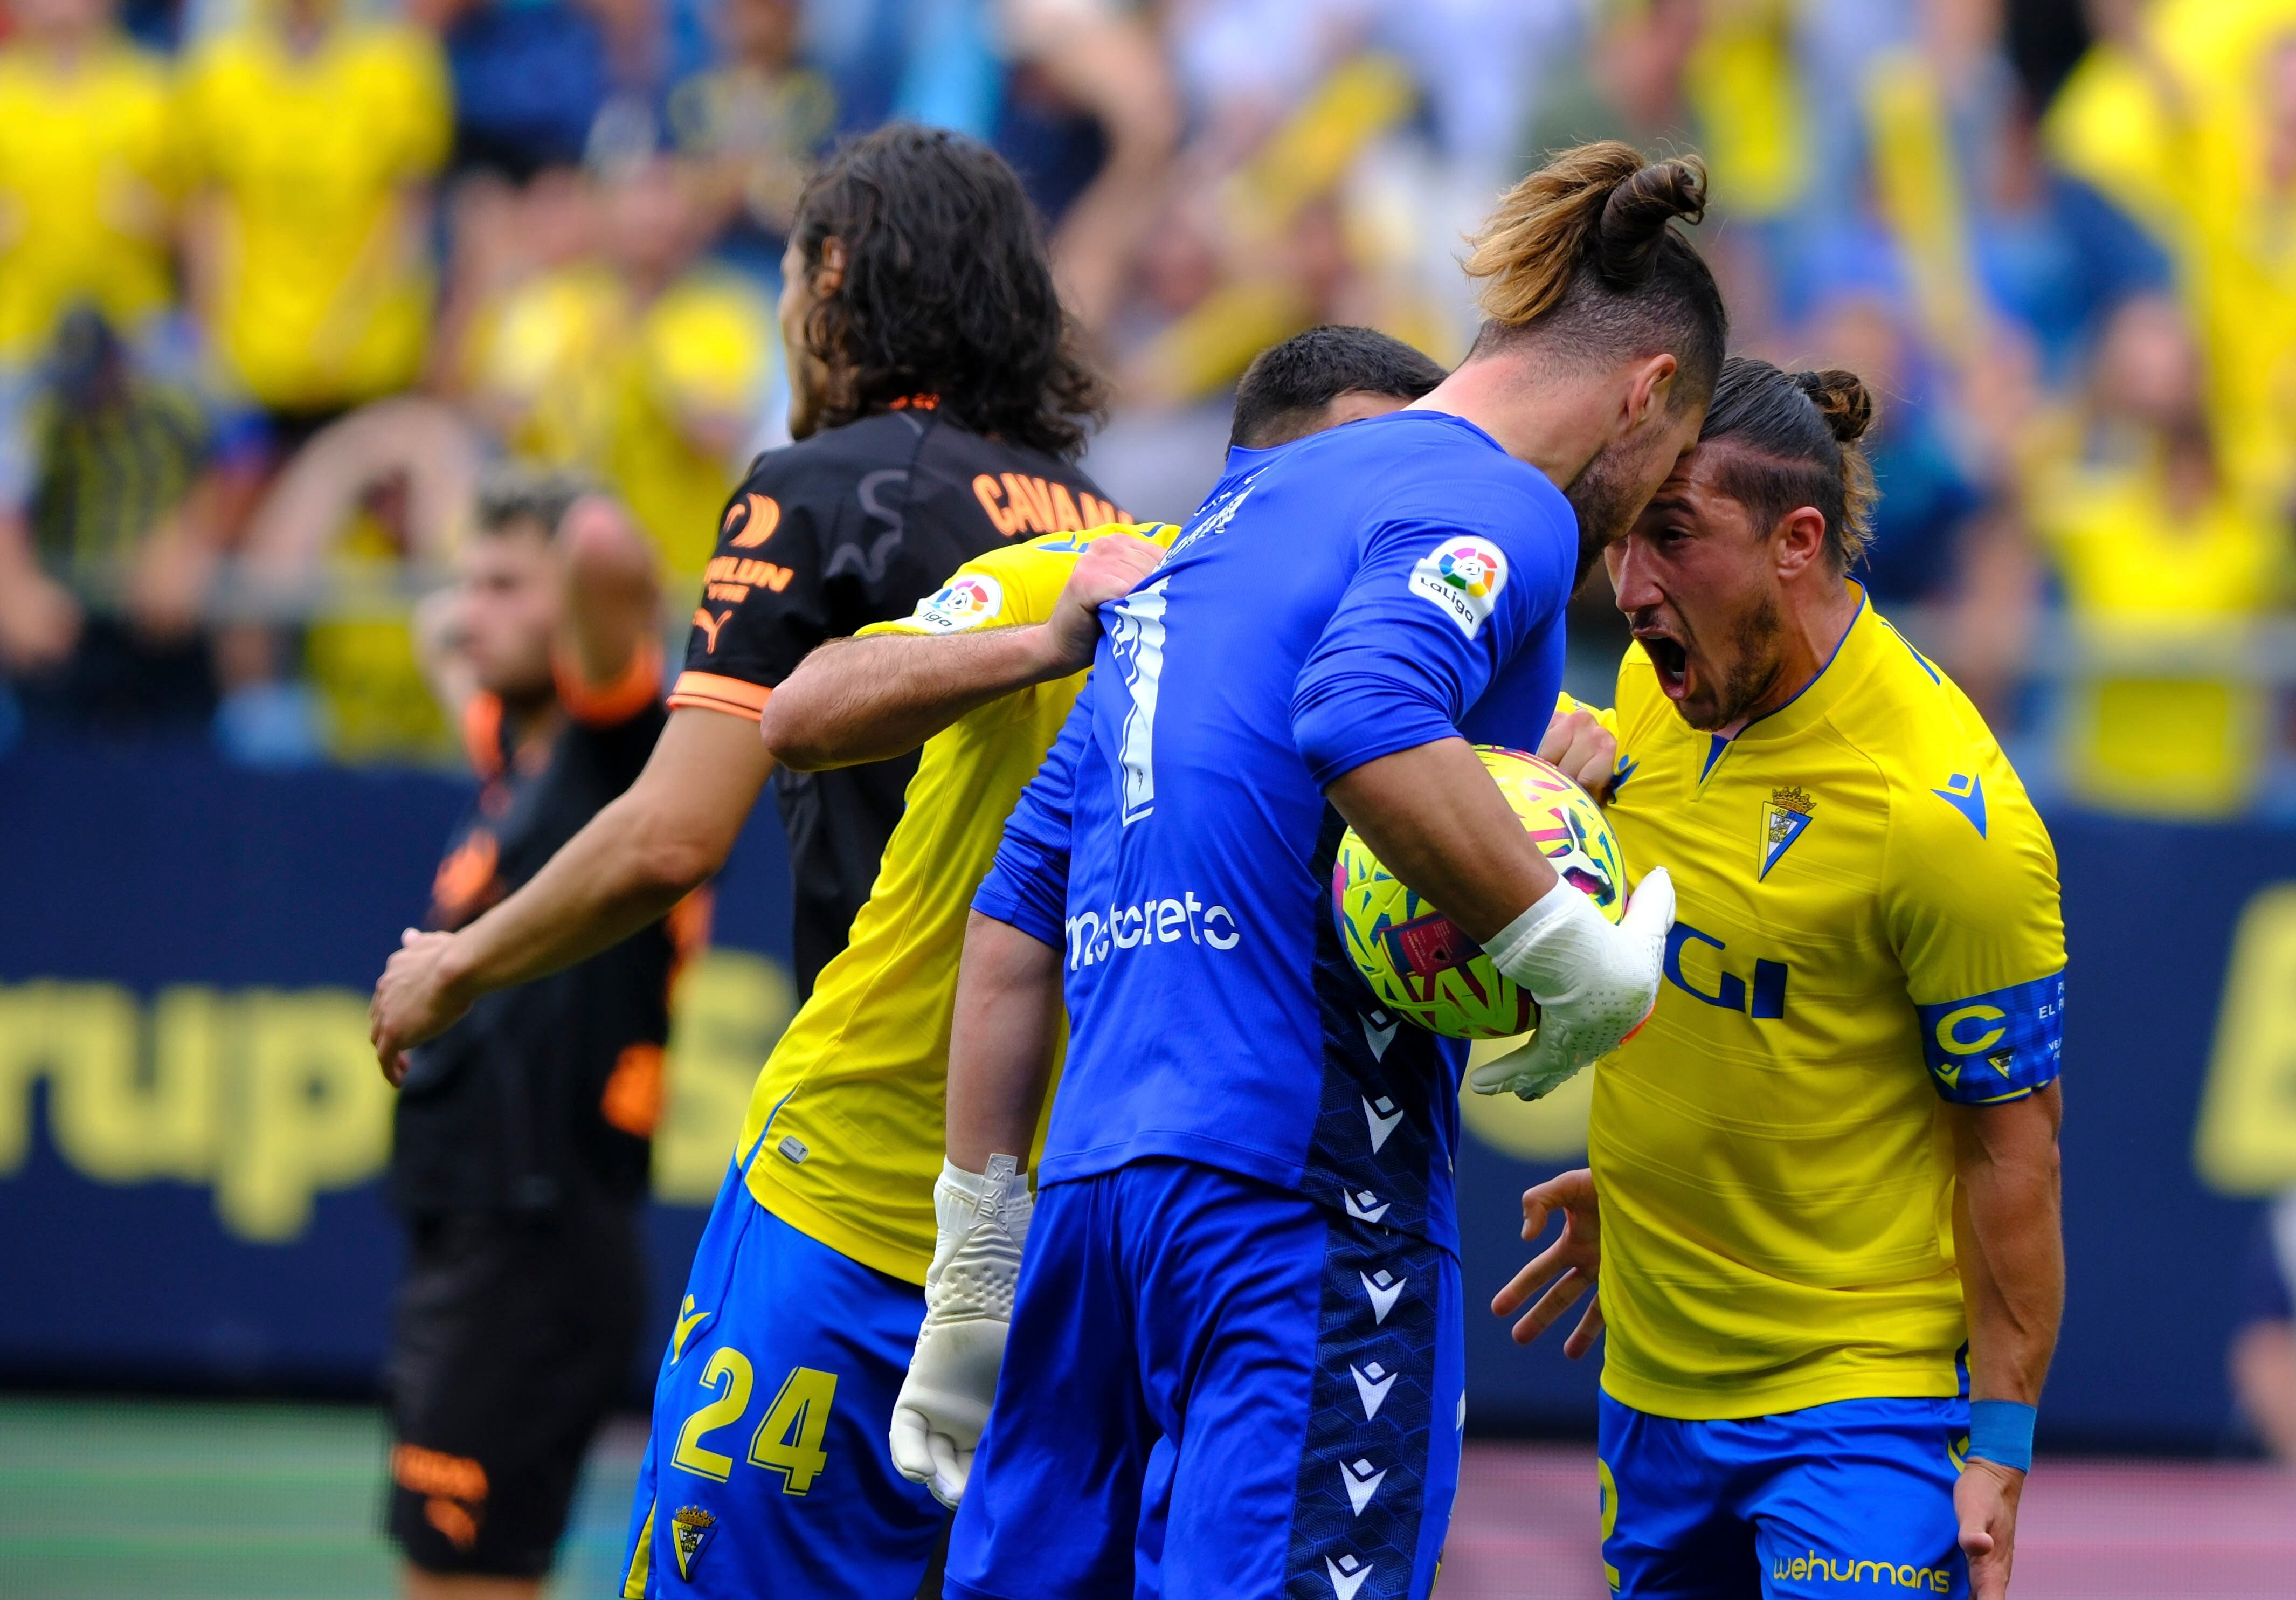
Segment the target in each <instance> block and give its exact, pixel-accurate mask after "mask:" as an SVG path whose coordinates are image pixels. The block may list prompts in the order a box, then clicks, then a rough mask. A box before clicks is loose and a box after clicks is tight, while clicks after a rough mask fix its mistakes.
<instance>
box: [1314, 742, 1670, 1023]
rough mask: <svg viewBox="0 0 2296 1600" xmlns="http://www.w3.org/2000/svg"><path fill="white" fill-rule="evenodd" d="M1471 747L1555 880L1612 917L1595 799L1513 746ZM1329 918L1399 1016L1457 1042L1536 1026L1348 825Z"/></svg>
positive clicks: (1623, 904)
mask: <svg viewBox="0 0 2296 1600" xmlns="http://www.w3.org/2000/svg"><path fill="white" fill-rule="evenodd" d="M1475 753H1476V754H1477V755H1479V756H1480V757H1481V758H1482V760H1483V767H1484V768H1485V770H1487V771H1488V772H1489V774H1490V775H1491V776H1492V778H1493V779H1494V780H1495V781H1496V782H1497V784H1498V786H1499V792H1500V793H1501V794H1504V795H1505V796H1506V799H1507V804H1508V805H1510V806H1512V807H1513V808H1514V814H1515V815H1516V816H1519V817H1521V819H1522V825H1523V826H1524V827H1525V828H1526V829H1528V830H1529V833H1530V836H1531V838H1532V839H1533V840H1534V841H1537V843H1538V848H1539V849H1540V850H1541V851H1543V852H1544V853H1545V854H1546V858H1547V859H1548V860H1549V861H1551V862H1552V863H1554V870H1555V871H1556V872H1557V873H1558V874H1561V875H1562V879H1563V881H1564V882H1568V883H1570V884H1572V885H1574V886H1576V887H1577V888H1578V889H1579V890H1581V891H1583V892H1584V893H1585V894H1586V896H1587V898H1589V899H1591V900H1593V901H1594V902H1595V907H1596V908H1597V909H1598V910H1600V911H1601V912H1602V914H1603V915H1604V916H1606V917H1608V918H1610V919H1611V921H1612V922H1614V923H1615V922H1617V921H1618V920H1619V918H1620V915H1623V914H1624V912H1625V911H1626V908H1627V874H1626V858H1625V855H1624V853H1623V852H1622V851H1621V850H1620V848H1619V839H1618V835H1617V834H1615V833H1612V832H1611V825H1610V824H1609V823H1608V822H1606V821H1604V820H1603V809H1602V808H1601V807H1600V806H1598V805H1596V804H1595V798H1594V796H1592V795H1590V794H1588V793H1587V792H1586V791H1585V790H1584V789H1581V788H1580V787H1579V785H1578V784H1575V783H1573V782H1572V781H1571V780H1570V778H1568V777H1566V776H1564V775H1563V774H1562V772H1561V771H1560V770H1559V769H1557V768H1556V767H1553V766H1551V765H1549V764H1548V763H1547V762H1545V761H1542V760H1540V759H1538V757H1537V756H1534V755H1529V754H1527V753H1526V752H1524V751H1519V750H1505V749H1501V748H1499V747H1498V746H1496V745H1478V746H1477V747H1476V751H1475ZM1332 914H1333V918H1334V920H1335V921H1337V923H1339V930H1340V939H1341V941H1342V942H1343V943H1344V944H1345V945H1346V946H1347V951H1348V957H1349V960H1350V961H1352V962H1354V963H1355V968H1356V971H1357V972H1360V973H1362V974H1363V980H1364V981H1365V983H1367V984H1369V985H1370V986H1371V990H1372V993H1373V994H1374V995H1376V996H1377V997H1379V1003H1380V1004H1381V1005H1384V1006H1385V1007H1387V1008H1388V1009H1389V1010H1390V1011H1391V1012H1393V1013H1395V1014H1396V1015H1398V1016H1399V1017H1402V1018H1403V1019H1404V1020H1405V1021H1406V1022H1413V1023H1415V1024H1416V1025H1418V1026H1419V1027H1422V1028H1424V1029H1426V1030H1429V1031H1430V1032H1431V1033H1439V1034H1442V1035H1444V1036H1445V1037H1446V1038H1464V1039H1482V1038H1509V1037H1511V1036H1513V1035H1514V1034H1518V1033H1524V1032H1528V1031H1529V1030H1530V1029H1531V1028H1532V1027H1533V1026H1534V1025H1535V1024H1536V1023H1537V1022H1538V1003H1537V1002H1535V1001H1534V1000H1532V999H1531V997H1530V996H1529V994H1527V993H1525V992H1524V991H1523V990H1522V989H1520V988H1519V987H1517V986H1516V984H1515V983H1514V982H1513V980H1511V979H1508V978H1505V977H1503V976H1501V975H1500V973H1499V971H1498V969H1497V968H1496V967H1494V966H1493V965H1492V964H1491V962H1490V957H1488V956H1485V955H1484V954H1483V950H1482V947H1481V946H1480V945H1478V944H1477V943H1476V942H1475V941H1474V940H1473V939H1470V938H1468V937H1467V935H1466V934H1465V933H1464V932H1463V931H1461V930H1460V929H1459V927H1458V925H1457V924H1456V923H1453V922H1452V921H1451V919H1450V918H1448V917H1447V916H1445V915H1443V914H1442V913H1441V912H1440V911H1439V910H1437V909H1436V908H1435V907H1433V906H1431V905H1430V904H1428V903H1427V901H1425V900H1424V899H1422V898H1420V897H1419V896H1418V895H1417V894H1415V893H1414V892H1413V891H1412V890H1410V889H1408V888H1406V886H1405V885H1404V883H1403V882H1402V881H1401V880H1399V879H1398V878H1397V877H1396V876H1395V875H1394V874H1391V873H1390V872H1389V871H1388V870H1387V869H1386V868H1385V867H1384V866H1381V865H1380V862H1379V857H1376V856H1374V854H1372V850H1371V847H1370V846H1369V845H1367V844H1365V842H1364V841H1363V840H1362V838H1361V837H1359V836H1358V835H1357V833H1356V831H1355V830H1354V829H1353V828H1349V830H1348V831H1347V833H1346V835H1345V836H1344V837H1343V838H1341V841H1340V853H1339V858H1338V859H1337V860H1336V861H1335V862H1334V863H1333V866H1332Z"/></svg>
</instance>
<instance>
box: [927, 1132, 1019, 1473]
mask: <svg viewBox="0 0 2296 1600" xmlns="http://www.w3.org/2000/svg"><path fill="white" fill-rule="evenodd" d="M1034 1205H1035V1202H1033V1201H1032V1200H1031V1199H1030V1198H1029V1183H1028V1178H1027V1177H1026V1176H1025V1175H1023V1174H1022V1173H1021V1170H1020V1163H1019V1162H1017V1161H1014V1160H1013V1158H1012V1157H1011V1156H1009V1155H992V1156H990V1157H989V1158H988V1171H987V1172H985V1173H980V1172H967V1171H966V1170H965V1169H964V1168H962V1167H959V1166H957V1165H955V1163H953V1162H950V1161H943V1162H942V1163H941V1169H940V1181H939V1183H937V1184H935V1185H934V1186H933V1214H934V1217H935V1218H936V1219H937V1221H938V1222H939V1227H940V1236H939V1240H938V1241H937V1242H936V1243H934V1245H933V1259H932V1266H931V1268H928V1269H927V1270H926V1273H925V1320H924V1326H923V1327H922V1328H920V1329H919V1330H918V1331H917V1348H916V1352H915V1354H914V1355H912V1356H911V1357H910V1358H909V1375H908V1376H907V1377H906V1378H904V1379H903V1380H902V1381H901V1393H900V1397H899V1398H898V1399H896V1400H895V1401H894V1402H893V1433H892V1450H893V1465H895V1466H896V1467H898V1469H900V1473H901V1476H903V1477H904V1478H906V1479H907V1480H908V1481H910V1482H912V1483H922V1484H924V1485H925V1486H926V1487H927V1488H929V1489H931V1490H932V1494H933V1498H934V1499H936V1500H939V1502H940V1503H941V1504H942V1505H944V1506H947V1507H948V1508H949V1509H950V1510H952V1511H954V1510H955V1509H956V1503H957V1502H958V1501H959V1500H961V1499H963V1498H964V1481H965V1478H966V1476H967V1475H968V1474H970V1473H971V1472H972V1452H973V1449H974V1448H975V1447H977V1446H978V1445H979V1444H980V1429H981V1426H982V1424H985V1423H987V1422H988V1403H989V1402H990V1401H991V1400H993V1399H996V1369H997V1368H998V1367H999V1366H1002V1365H1003V1363H1004V1360H1005V1334H1006V1333H1007V1332H1009V1331H1010V1329H1011V1327H1012V1323H1013V1284H1015V1283H1016V1282H1017V1281H1018V1280H1019V1278H1020V1276H1021V1246H1023V1245H1024V1244H1026V1243H1028V1241H1029V1216H1030V1214H1031V1213H1032V1211H1033V1210H1034Z"/></svg>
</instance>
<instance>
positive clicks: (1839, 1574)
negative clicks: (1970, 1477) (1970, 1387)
mask: <svg viewBox="0 0 2296 1600" xmlns="http://www.w3.org/2000/svg"><path fill="white" fill-rule="evenodd" d="M1600 1440H1601V1442H1600V1445H1599V1448H1598V1453H1599V1454H1600V1456H1601V1457H1602V1460H1601V1463H1600V1470H1601V1473H1602V1489H1603V1565H1604V1566H1605V1567H1607V1568H1608V1569H1609V1575H1610V1579H1611V1592H1612V1593H1614V1594H1616V1595H1619V1596H1626V1597H1628V1600H1756V1597H1757V1596H1759V1597H1760V1600H1784V1597H1786V1596H1792V1600H1849V1596H1857V1595H1871V1594H1888V1595H1890V1596H1892V1600H1897V1597H1898V1596H1903V1595H1905V1594H1906V1593H1907V1592H1908V1591H1911V1592H1912V1593H1914V1594H1920V1595H1948V1596H1964V1597H1965V1596H1967V1595H1968V1593H1969V1565H1968V1563H1967V1562H1966V1560H1964V1557H1963V1556H1962V1554H1961V1548H1960V1543H1959V1523H1958V1522H1957V1521H1956V1518H1955V1515H1954V1509H1953V1486H1954V1483H1955V1481H1956V1480H1957V1479H1959V1477H1960V1476H1961V1465H1960V1461H1961V1452H1962V1451H1964V1450H1965V1449H1966V1448H1968V1446H1969V1402H1968V1401H1967V1400H1959V1399H1949V1400H1837V1401H1835V1402H1834V1403H1833V1404H1832V1405H1827V1406H1812V1407H1809V1408H1808V1410H1804V1411H1787V1412H1783V1413H1780V1414H1779V1415H1775V1416H1757V1417H1752V1418H1750V1419H1748V1420H1746V1421H1743V1422H1712V1423H1686V1422H1677V1421H1674V1420H1673V1419H1671V1418H1669V1417H1663V1416H1652V1415H1648V1414H1647V1413H1645V1412H1641V1411H1636V1410H1635V1409H1634V1408H1633V1407H1628V1406H1622V1405H1620V1403H1619V1402H1618V1401H1616V1400H1614V1399H1611V1397H1610V1396H1609V1395H1608V1394H1605V1395H1603V1408H1602V1424H1601V1432H1600Z"/></svg>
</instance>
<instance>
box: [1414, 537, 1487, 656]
mask: <svg viewBox="0 0 2296 1600" xmlns="http://www.w3.org/2000/svg"><path fill="white" fill-rule="evenodd" d="M1506 581H1507V559H1506V553H1505V551H1503V550H1501V549H1500V548H1499V547H1498V546H1497V545H1494V544H1492V543H1491V542H1490V541H1489V540H1488V539H1477V538H1448V539H1445V540H1444V541H1443V542H1442V543H1441V544H1439V545H1438V546H1435V548H1433V549H1432V550H1430V551H1429V552H1428V553H1427V554H1424V555H1423V556H1421V557H1420V558H1419V564H1418V565H1417V566H1415V567H1414V568H1412V569H1411V592H1412V593H1413V594H1415V595H1419V596H1421V597H1422V598H1423V599H1426V600H1430V601H1432V602H1433V603H1435V607H1436V609H1437V610H1439V611H1441V612H1442V613H1443V614H1444V615H1445V616H1447V617H1448V618H1450V619H1451V620H1452V621H1453V622H1455V623H1456V624H1458V628H1459V631H1460V632H1461V633H1463V634H1464V635H1466V636H1467V637H1469V638H1471V639H1472V638H1473V637H1474V636H1475V635H1476V634H1478V633H1480V631H1481V630H1482V626H1483V623H1484V622H1485V621H1486V620H1487V619H1488V618H1489V616H1490V614H1491V612H1492V611H1495V610H1497V607H1498V603H1499V591H1500V590H1502V589H1504V588H1505V587H1506Z"/></svg>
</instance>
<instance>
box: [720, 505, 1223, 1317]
mask: <svg viewBox="0 0 2296 1600" xmlns="http://www.w3.org/2000/svg"><path fill="white" fill-rule="evenodd" d="M1179 531H1180V530H1179V529H1177V527H1173V526H1171V525H1170V524H1164V525H1161V526H1158V527H1144V528H1134V527H1128V526H1126V525H1123V524H1111V525H1109V526H1106V527H1102V528H1094V529H1087V530H1086V531H1085V532H1082V533H1055V534H1047V535H1046V536H1044V537H1041V538H1034V539H1030V540H1029V541H1027V542H1026V543H1024V544H1019V545H1009V546H1004V547H1003V548H1001V549H996V550H991V551H989V552H988V554H984V555H980V556H978V557H976V558H975V559H973V560H972V561H969V562H965V563H964V566H962V567H960V568H958V569H957V570H956V572H955V575H954V576H953V577H951V578H949V580H948V582H947V585H945V586H944V587H942V588H941V589H940V590H939V592H938V593H937V594H933V595H927V596H926V597H925V598H924V599H922V600H921V601H919V602H918V603H917V608H916V611H915V612H914V614H913V615H910V616H907V617H904V618H901V619H898V620H897V621H892V622H878V623H873V624H872V625H870V626H869V627H867V628H863V629H862V630H861V632H860V635H859V636H861V637H866V636H869V635H872V634H889V633H891V634H899V633H906V634H931V635H939V634H952V633H960V632H965V631H969V630H971V629H973V628H1008V627H1015V626H1019V625H1021V624H1025V623H1032V622H1042V621H1044V620H1045V619H1047V618H1048V617H1050V616H1051V615H1052V614H1053V605H1054V602H1055V601H1056V600H1058V599H1059V597H1060V593H1061V588H1062V586H1063V585H1064V584H1066V583H1067V582H1068V578H1069V574H1070V572H1071V571H1072V570H1075V567H1076V562H1077V557H1078V556H1079V555H1081V554H1083V553H1084V551H1085V549H1086V547H1087V546H1089V545H1090V544H1091V543H1092V542H1093V541H1094V540H1095V539H1098V538H1103V537H1106V536H1107V535H1109V534H1111V533H1132V534H1137V535H1139V536H1140V537H1144V538H1149V539H1153V540H1154V541H1155V542H1156V543H1158V544H1160V545H1162V546H1166V547H1167V548H1169V546H1170V545H1171V543H1172V540H1173V539H1174V538H1175V537H1177V536H1178V534H1179ZM1084 678H1085V675H1084V674H1083V673H1081V672H1079V673H1078V674H1076V675H1075V676H1074V677H1065V678H1057V679H1055V680H1054V681H1053V682H1051V683H1046V684H1038V685H1036V686H1035V687H1034V688H1029V689H1023V690H1021V691H1019V692H1018V693H1013V694H1008V695H1006V696H1005V697H1004V698H1003V699H1001V700H995V701H991V702H989V703H988V704H987V705H985V706H980V707H978V708H976V709H975V710H972V711H971V712H969V713H967V714H966V715H965V716H964V717H963V718H960V719H959V720H958V721H957V722H955V724H954V725H952V726H949V727H947V728H945V729H943V730H942V731H941V732H940V733H939V734H935V735H934V736H933V737H932V738H931V739H929V740H927V741H926V742H925V746H924V750H923V751H922V754H921V755H920V756H919V757H918V759H917V771H916V775H915V776H914V777H913V778H911V779H910V780H909V787H908V792H907V794H906V800H905V804H904V807H903V810H902V813H901V821H900V825H898V827H896V828H895V829H894V830H893V836H892V838H891V840H890V841H889V842H888V843H887V844H886V847H885V858H884V863H883V865H882V866H881V867H880V868H879V869H878V873H877V882H876V883H875V885H874V886H873V888H872V889H871V890H870V892H869V899H868V902H867V904H865V905H864V906H863V907H862V908H861V912H860V915H858V916H857V917H855V918H854V919H853V937H852V940H851V942H850V943H849V944H848V945H847V946H846V948H845V949H844V950H843V951H842V952H841V953H840V955H839V956H837V958H836V959H835V960H833V961H832V962H831V963H830V964H828V965H827V966H826V967H824V968H823V969H822V972H821V976H820V978H819V980H818V981H816V983H815V985H814V990H813V996H812V997H811V998H810V999H808V1001H807V1002H806V1003H805V1005H804V1006H803V1007H802V1008H801V1009H800V1010H799V1012H798V1013H797V1015H796V1017H795V1018H794V1019H792V1020H791V1022H790V1025H789V1030H788V1031H787V1032H785V1033H783V1035H782V1038H781V1042H780V1043H779V1044H777V1045H775V1046H774V1053H773V1054H772V1055H770V1056H768V1057H767V1061H766V1066H765V1071H762V1072H760V1073H758V1084H757V1087H756V1088H755V1089H754V1090H752V1091H751V1093H750V1110H749V1114H748V1116H747V1117H746V1118H745V1119H744V1120H743V1121H742V1138H741V1143H740V1145H738V1146H737V1151H738V1153H740V1154H742V1155H748V1154H749V1153H750V1152H751V1151H752V1150H755V1151H756V1156H755V1159H754V1160H752V1161H750V1169H749V1185H750V1194H752V1195H754V1196H755V1197H756V1199H757V1201H758V1204H760V1205H762V1206H764V1207H765V1208H766V1209H767V1210H769V1211H771V1212H773V1213H774V1215H775V1216H776V1217H779V1218H781V1219H782V1220H783V1221H784V1222H786V1223H788V1224H789V1225H790V1226H791V1227H794V1228H796V1229H797V1230H798V1231H799V1232H800V1233H803V1234H806V1235H808V1236H810V1237H812V1238H815V1239H818V1240H820V1241H821V1243H824V1244H826V1245H828V1246H829V1247H830V1248H831V1249H832V1250H834V1251H838V1252H839V1253H840V1254H842V1255H846V1256H849V1257H851V1258H852V1259H854V1260H857V1261H859V1262H860V1263H861V1264H862V1265H864V1266H865V1267H873V1268H876V1269H877V1270H878V1271H880V1272H885V1273H890V1274H891V1275H892V1276H895V1277H898V1278H905V1279H906V1280H907V1281H908V1282H910V1283H913V1284H922V1283H923V1282H924V1281H925V1268H927V1267H929V1266H930V1265H931V1263H932V1252H933V1233H934V1222H933V1199H932V1191H933V1180H934V1179H935V1178H936V1177H939V1174H940V1167H941V1152H942V1128H943V1117H944V1108H945V1106H946V1104H947V1099H946V1096H947V1077H948V1019H949V1011H950V1008H951V1007H952V1006H953V1005H955V997H956V963H957V956H958V955H959V954H960V952H961V951H962V950H963V949H964V924H965V916H966V914H967V912H968V911H970V909H971V908H972V891H973V890H975V889H978V888H979V887H980V880H981V878H982V877H983V875H985V874H987V873H988V864H989V863H990V862H991V861H992V860H994V859H995V858H996V846H997V844H998V842H999V841H1002V839H1003V838H1004V836H1005V818H1006V817H1007V816H1010V815H1012V811H1013V806H1014V805H1015V804H1017V803H1018V802H1019V800H1020V798H1021V789H1022V788H1024V787H1025V786H1026V785H1027V784H1028V782H1029V779H1030V778H1032V777H1034V776H1036V775H1037V767H1041V766H1043V765H1044V760H1045V752H1046V751H1048V750H1050V749H1051V748H1052V744H1053V740H1054V736H1055V735H1057V734H1059V733H1060V731H1061V724H1062V723H1063V722H1065V721H1067V720H1068V714H1069V709H1070V707H1071V706H1073V705H1074V704H1075V703H1076V697H1077V693H1078V690H1080V689H1081V688H1083V687H1084ZM761 1136H762V1137H763V1138H764V1140H765V1145H764V1148H762V1149H758V1140H759V1138H760V1137H761Z"/></svg>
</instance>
